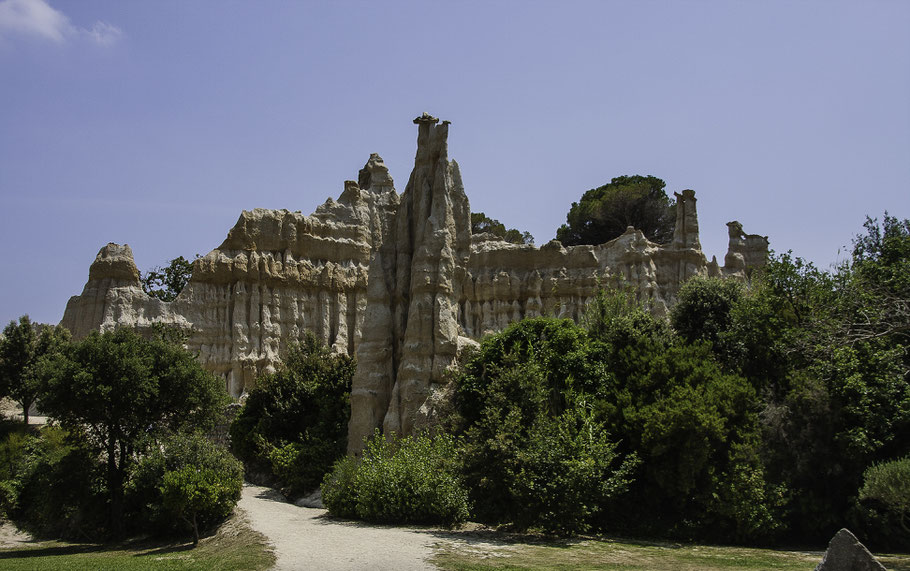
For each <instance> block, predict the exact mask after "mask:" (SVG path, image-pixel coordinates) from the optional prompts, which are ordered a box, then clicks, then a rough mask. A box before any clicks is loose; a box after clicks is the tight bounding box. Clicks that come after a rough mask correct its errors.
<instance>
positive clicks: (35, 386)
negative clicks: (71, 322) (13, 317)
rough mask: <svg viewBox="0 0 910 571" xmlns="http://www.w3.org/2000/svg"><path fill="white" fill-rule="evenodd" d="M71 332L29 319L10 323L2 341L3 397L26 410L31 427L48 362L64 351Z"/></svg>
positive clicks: (0, 379) (0, 380)
mask: <svg viewBox="0 0 910 571" xmlns="http://www.w3.org/2000/svg"><path fill="white" fill-rule="evenodd" d="M68 339H69V331H67V330H66V329H65V328H63V327H60V326H55V325H43V324H41V323H32V321H31V320H30V319H29V317H28V315H23V316H22V317H20V318H19V323H16V322H15V321H10V323H9V325H7V326H6V328H5V329H4V330H3V335H2V337H0V395H4V396H10V397H12V398H13V400H15V401H16V402H18V403H19V404H20V405H21V406H22V416H23V421H24V423H25V424H28V411H29V409H30V408H31V406H32V404H33V403H34V402H35V400H36V399H37V398H38V392H39V390H40V389H41V378H42V376H43V375H45V374H47V368H48V367H49V363H48V359H51V358H52V357H53V356H54V354H55V353H56V352H58V351H60V349H61V347H62V346H63V344H64V343H66V341H67V340H68Z"/></svg>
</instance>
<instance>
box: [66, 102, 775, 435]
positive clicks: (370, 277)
mask: <svg viewBox="0 0 910 571" xmlns="http://www.w3.org/2000/svg"><path fill="white" fill-rule="evenodd" d="M414 122H415V123H416V124H417V125H418V135H417V155H416V158H415V161H414V170H413V171H412V173H411V176H410V178H409V180H408V184H407V187H406V188H405V192H404V193H403V194H402V195H401V196H400V197H399V195H398V194H397V193H396V192H395V189H394V187H393V182H392V178H391V177H390V176H389V173H388V169H386V167H385V165H384V164H383V162H382V159H381V158H380V157H379V155H375V154H374V155H371V156H370V159H369V161H368V162H367V164H366V166H365V167H364V168H363V169H362V170H361V171H360V173H359V176H358V182H352V181H347V182H345V186H344V191H343V192H342V194H341V196H340V197H339V198H338V200H337V201H336V200H332V199H331V198H330V199H328V200H327V201H326V202H325V204H323V205H321V206H320V207H319V208H317V209H316V212H314V213H313V214H311V215H310V216H303V215H302V214H300V213H299V212H290V211H287V210H264V209H255V210H252V211H245V212H243V213H242V214H241V215H240V219H239V220H238V221H237V224H236V225H235V226H234V227H233V228H232V229H231V230H230V232H228V236H227V238H226V239H225V240H224V242H223V243H222V244H221V245H220V246H219V247H218V248H216V249H214V250H212V251H211V252H209V253H208V254H207V255H206V256H205V257H203V258H199V259H197V260H196V261H195V263H194V266H193V276H192V279H191V280H190V282H189V284H187V286H186V288H184V290H183V291H182V292H181V293H180V295H179V296H178V297H177V299H176V300H174V301H173V302H170V303H165V302H162V301H160V300H158V299H154V298H151V297H149V296H148V295H146V294H145V293H144V292H143V291H142V288H141V285H140V282H139V272H138V270H137V269H136V265H135V263H134V261H133V254H132V251H131V250H130V248H129V246H126V245H124V246H120V245H117V244H108V245H107V246H105V247H104V248H102V249H101V251H100V252H99V254H98V257H97V258H96V259H95V262H94V263H93V264H92V266H91V269H90V271H89V280H88V282H87V283H86V285H85V288H84V290H83V292H82V295H79V296H74V297H72V298H71V299H70V300H69V303H68V304H67V307H66V312H65V314H64V316H63V321H62V322H61V324H62V325H64V326H66V327H67V328H69V329H70V331H71V332H72V333H73V335H74V336H76V337H77V338H78V337H82V336H84V335H87V334H88V333H89V332H90V331H106V330H109V329H113V328H115V327H119V326H132V327H137V328H139V329H140V330H142V329H147V328H150V327H151V326H152V325H153V324H154V323H163V324H168V325H173V326H176V327H179V328H181V329H183V330H184V331H186V332H187V333H188V339H189V340H188V348H189V349H190V350H192V351H195V352H198V354H199V358H200V360H201V362H202V364H203V365H204V366H205V367H206V368H207V369H209V370H211V371H213V372H214V373H216V374H218V375H220V376H222V377H223V378H224V381H225V387H226V388H227V390H228V392H229V393H230V394H231V395H233V396H234V397H239V396H240V395H241V394H243V393H244V392H245V391H248V390H250V389H251V388H252V387H253V386H254V385H255V379H256V377H257V375H259V374H261V373H263V372H270V371H273V370H275V368H276V367H277V366H278V365H279V363H280V360H281V357H282V355H283V354H284V352H285V351H286V350H287V347H288V345H289V344H290V343H291V342H293V341H296V340H298V339H300V338H301V337H302V336H303V334H304V332H305V331H312V332H313V333H315V334H316V335H317V337H319V338H320V339H322V340H323V341H324V342H325V343H326V344H327V345H329V346H331V347H332V348H333V349H334V350H335V351H338V352H342V353H347V354H349V355H356V357H357V371H356V373H355V376H354V381H353V388H352V393H351V420H350V422H349V425H348V436H349V450H350V451H351V452H353V453H356V452H358V451H359V450H360V448H361V446H362V440H363V438H364V437H365V436H369V435H370V434H372V432H373V430H375V429H376V428H381V429H382V430H383V431H384V432H385V433H390V432H396V433H399V434H410V433H412V432H413V431H414V430H415V429H417V428H419V427H421V426H423V425H426V424H428V423H430V422H432V419H433V415H434V412H435V408H436V407H435V403H437V402H439V401H440V400H441V399H444V398H445V396H444V390H445V389H444V385H445V382H446V380H447V378H448V377H447V374H448V371H450V370H451V369H453V368H455V367H456V366H457V364H458V358H459V355H460V354H461V353H462V351H463V350H464V349H465V348H466V347H470V346H472V345H474V344H476V340H477V339H480V338H481V337H483V336H484V335H487V334H489V333H493V332H496V331H500V330H502V329H503V328H505V327H506V326H507V325H509V324H510V323H513V322H515V321H518V320H520V319H523V318H525V317H534V316H540V315H546V316H555V317H568V318H571V319H575V320H578V319H580V317H581V316H582V314H583V312H584V308H585V305H586V304H587V303H588V302H589V301H590V300H591V299H592V298H593V297H594V296H595V295H596V293H597V290H598V288H599V287H601V286H612V285H617V284H625V285H626V286H630V287H631V289H632V290H633V291H634V292H635V295H636V296H637V297H638V299H639V301H641V302H643V303H645V304H647V305H648V307H650V308H651V310H652V311H653V312H654V313H655V314H656V315H665V314H666V313H667V311H668V308H669V307H671V306H672V305H673V304H674V303H675V301H676V295H677V292H678V291H679V288H680V286H681V284H682V283H683V282H684V281H685V280H687V279H689V278H690V277H692V276H695V275H708V276H717V277H729V278H732V279H748V278H749V276H750V275H751V271H752V269H753V268H755V267H758V266H761V265H762V264H764V262H765V260H766V259H767V255H768V240H767V238H766V237H764V236H758V235H749V234H745V233H744V232H743V230H742V226H741V225H740V224H739V223H738V222H731V223H729V224H728V228H729V234H730V246H729V251H728V253H727V255H726V257H725V260H724V267H720V266H719V265H718V264H717V262H716V260H711V261H710V262H709V261H707V260H706V258H705V256H704V254H703V253H702V251H701V246H700V242H699V237H698V215H697V211H696V199H695V193H694V192H693V191H691V190H684V191H683V192H682V193H681V194H677V195H676V198H677V220H676V228H675V232H674V236H673V240H672V241H671V242H670V243H669V244H665V245H658V244H655V243H653V242H650V241H648V240H647V239H646V238H645V236H644V235H643V234H642V233H641V232H640V231H639V230H636V229H634V228H631V227H630V228H629V229H628V230H627V231H626V232H625V233H624V234H623V235H622V236H620V237H618V238H616V239H614V240H611V241H610V242H607V243H605V244H600V245H597V246H574V247H563V246H562V244H560V243H559V242H557V241H555V240H554V241H551V242H549V243H547V244H544V245H543V246H541V247H540V248H537V247H534V246H519V245H514V244H508V243H506V242H503V241H501V240H498V239H496V238H495V237H493V236H491V235H488V234H480V235H475V236H471V231H470V212H471V210H470V205H469V203H468V198H467V196H466V194H465V190H464V187H463V184H462V181H461V173H460V171H459V168H458V165H457V163H455V161H450V160H449V158H448V145H447V138H448V131H449V125H448V122H445V121H444V122H442V123H441V124H440V123H439V122H438V120H437V119H435V118H433V117H430V116H429V115H426V114H425V115H424V116H422V117H418V118H417V119H415V121H414Z"/></svg>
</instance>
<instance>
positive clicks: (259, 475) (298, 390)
mask: <svg viewBox="0 0 910 571" xmlns="http://www.w3.org/2000/svg"><path fill="white" fill-rule="evenodd" d="M353 376H354V360H353V359H351V358H350V357H348V356H347V355H340V354H337V353H332V351H331V350H329V349H328V348H327V347H326V346H325V345H323V344H322V343H320V342H319V340H317V339H316V336H315V335H313V334H312V333H307V334H306V335H305V336H304V338H303V340H302V341H301V342H300V343H299V344H295V345H292V346H291V347H290V349H289V350H288V355H287V357H286V358H285V359H284V363H283V364H282V367H281V369H280V370H279V371H278V372H276V373H274V374H271V375H264V376H261V377H260V378H259V379H258V380H257V386H256V388H254V389H253V390H252V391H250V394H249V396H247V398H246V402H245V404H244V406H243V409H242V410H241V411H240V414H239V415H238V416H237V418H236V419H235V420H234V422H233V423H232V424H231V447H232V449H233V451H234V453H235V454H236V455H237V457H238V458H240V459H241V460H243V462H244V463H245V465H246V470H247V473H248V474H249V475H250V476H252V477H253V479H257V480H260V481H264V482H265V483H271V484H275V483H277V484H278V485H279V486H280V487H281V488H282V489H283V491H284V492H285V493H286V494H287V495H289V496H300V495H303V494H306V493H309V492H312V491H313V490H314V489H315V488H317V487H318V486H319V483H320V482H321V481H322V478H323V476H324V475H325V473H326V472H328V471H329V470H330V469H331V467H332V463H333V462H335V461H336V460H337V459H338V458H339V457H341V456H342V455H344V453H345V450H346V449H347V423H348V418H349V416H350V410H351V406H350V393H351V379H352V378H353Z"/></svg>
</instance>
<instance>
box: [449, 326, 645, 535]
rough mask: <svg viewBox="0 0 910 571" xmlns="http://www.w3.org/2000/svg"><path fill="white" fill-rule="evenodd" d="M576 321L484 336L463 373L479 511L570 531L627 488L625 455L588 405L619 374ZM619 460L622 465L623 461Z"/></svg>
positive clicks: (471, 477)
mask: <svg viewBox="0 0 910 571" xmlns="http://www.w3.org/2000/svg"><path fill="white" fill-rule="evenodd" d="M605 348H606V347H605V346H604V345H603V344H601V343H598V342H596V341H593V340H592V339H591V338H590V336H589V335H588V334H587V333H586V332H585V330H584V329H582V328H581V327H579V326H577V325H575V324H574V323H572V322H571V321H569V320H556V319H548V318H537V319H528V320H524V321H521V322H519V323H516V324H513V325H511V326H510V327H508V328H507V329H506V330H505V331H503V332H502V333H499V334H496V335H492V336H490V337H488V338H487V339H485V340H484V342H483V343H482V344H481V346H480V348H479V349H478V350H477V351H476V352H475V353H474V355H473V356H472V358H471V359H470V360H469V361H468V363H467V364H466V365H465V368H464V371H463V373H462V375H461V376H460V378H459V379H458V388H457V391H456V405H457V408H458V412H459V414H460V416H461V425H460V430H461V431H462V432H463V434H464V465H463V470H464V474H465V480H466V482H467V484H468V487H469V489H470V491H471V495H472V499H473V501H474V504H475V505H476V506H477V516H478V517H480V518H481V519H483V520H485V521H494V522H511V523H514V524H515V525H516V526H518V527H521V528H526V527H532V526H534V527H542V528H543V529H545V530H547V531H553V532H560V533H571V532H577V531H584V530H586V529H588V528H589V527H590V525H591V523H592V520H593V518H594V516H595V515H597V514H599V513H600V512H602V510H604V508H605V507H607V505H608V504H609V502H610V501H611V499H612V498H613V497H614V496H616V495H618V494H620V493H621V492H622V491H624V490H625V488H626V486H627V484H628V483H629V481H630V475H631V470H632V468H633V466H634V465H635V463H636V461H635V460H634V457H633V456H628V457H627V459H626V461H624V462H621V463H619V462H618V460H619V458H620V456H619V455H618V454H616V452H615V445H614V444H612V443H611V442H610V440H609V438H608V435H607V433H606V431H605V430H604V428H603V423H602V420H601V419H600V418H599V417H598V416H597V415H596V414H594V413H593V412H592V411H591V410H588V408H589V407H590V406H591V405H592V404H593V403H594V402H595V401H596V398H597V397H596V395H598V394H601V393H602V392H603V391H604V389H605V387H607V386H609V385H610V384H611V380H612V378H613V377H612V374H611V372H610V371H609V370H607V369H606V368H604V367H603V366H602V358H601V356H600V355H601V353H602V352H603V351H604V350H605ZM617 464H618V465H617Z"/></svg>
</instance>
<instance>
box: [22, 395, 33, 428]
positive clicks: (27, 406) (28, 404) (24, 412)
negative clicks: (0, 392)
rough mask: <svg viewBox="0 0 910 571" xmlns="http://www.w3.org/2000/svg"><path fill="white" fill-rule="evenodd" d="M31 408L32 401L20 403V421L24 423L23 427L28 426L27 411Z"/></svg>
mask: <svg viewBox="0 0 910 571" xmlns="http://www.w3.org/2000/svg"><path fill="white" fill-rule="evenodd" d="M30 408H32V401H31V400H28V401H22V419H23V420H24V421H25V425H26V426H28V409H30Z"/></svg>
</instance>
